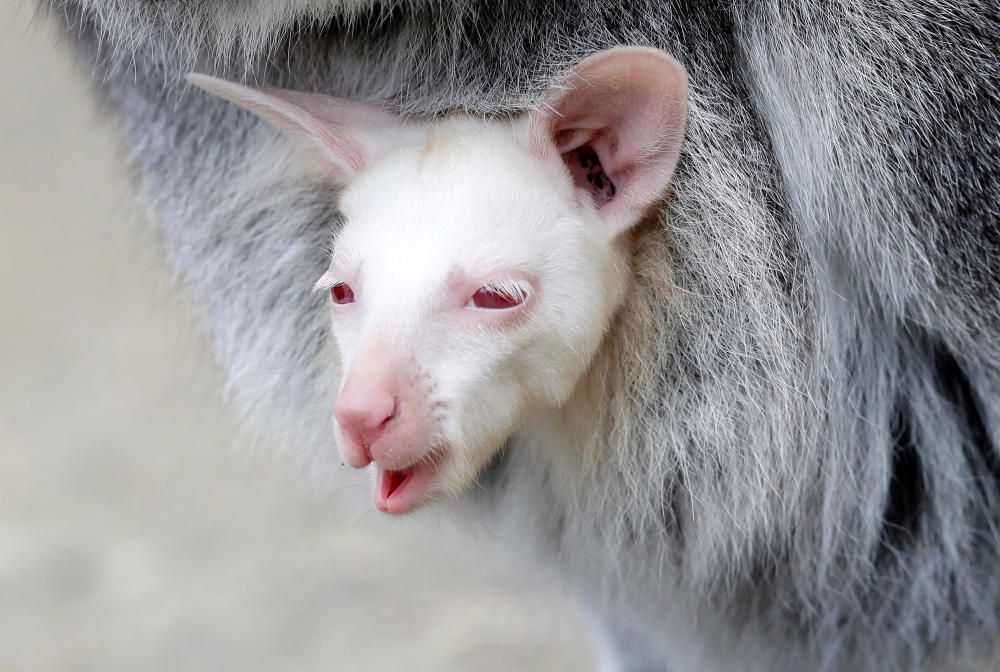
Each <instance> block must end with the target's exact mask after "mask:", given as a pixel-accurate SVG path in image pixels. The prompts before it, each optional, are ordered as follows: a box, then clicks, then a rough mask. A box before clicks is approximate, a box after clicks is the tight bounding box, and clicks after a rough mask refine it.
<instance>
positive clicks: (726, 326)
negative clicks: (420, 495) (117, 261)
mask: <svg viewBox="0 0 1000 672" xmlns="http://www.w3.org/2000/svg"><path fill="white" fill-rule="evenodd" d="M391 4H393V5H394V6H395V8H394V9H387V8H385V7H383V6H382V5H381V4H380V3H378V2H376V1H375V0H372V1H371V2H363V1H359V2H350V1H349V0H340V1H339V2H338V1H336V0H298V1H297V2H292V3H288V4H285V5H281V8H280V9H279V8H278V3H270V4H269V3H264V2H262V1H260V0H255V1H250V0H217V1H215V2H211V1H208V0H200V1H198V2H194V1H187V2H185V1H182V0H155V1H154V0H105V1H99V0H71V1H70V2H67V3H66V4H60V5H58V6H56V7H54V8H53V9H54V14H55V15H57V16H59V17H62V19H63V21H64V23H65V27H66V30H67V31H68V33H69V34H70V35H71V36H72V37H73V38H74V42H75V44H76V45H77V46H78V48H79V51H80V54H81V57H82V58H83V60H84V62H85V63H87V64H88V65H89V64H91V63H92V64H94V69H93V73H94V80H95V84H96V87H97V88H98V90H99V91H100V94H101V97H102V99H103V100H104V101H105V102H106V104H107V105H108V107H109V109H111V110H112V111H113V112H114V113H115V115H116V118H117V120H118V122H119V123H120V125H121V127H122V129H123V131H124V133H125V136H126V139H127V146H128V151H129V160H130V162H131V164H132V166H133V167H134V169H135V173H136V175H137V176H138V177H139V179H140V183H141V185H142V187H141V189H142V192H143V193H144V194H145V197H146V199H147V200H148V203H149V205H150V208H151V211H152V212H153V213H154V215H155V217H156V218H157V220H158V222H159V224H160V226H161V228H162V232H163V240H164V242H165V247H166V251H167V254H168V255H169V256H170V259H171V261H172V262H173V264H174V265H175V267H176V268H177V271H178V274H179V276H180V278H181V279H182V280H183V282H184V283H185V284H186V285H187V286H188V287H190V289H191V291H192V292H193V293H194V295H195V297H196V298H197V300H198V302H199V304H200V305H201V307H202V309H203V314H204V318H205V323H206V325H207V326H208V329H209V330H210V332H211V333H212V334H213V336H214V339H215V343H216V348H217V353H218V356H219V358H220V360H221V361H222V362H223V363H224V364H225V365H226V366H227V367H228V368H229V370H230V372H231V374H232V381H233V389H234V392H235V393H236V396H237V399H238V400H239V402H240V403H241V405H242V407H243V408H244V410H246V411H247V415H248V417H249V418H251V419H258V418H262V417H266V418H267V419H268V421H269V423H270V427H272V428H278V429H279V430H280V431H281V432H282V433H283V435H284V436H285V438H286V439H287V441H288V443H289V444H290V445H292V446H293V447H294V448H295V449H296V450H297V451H305V452H307V453H308V454H309V455H310V456H311V457H310V460H311V463H312V464H319V465H322V464H324V463H330V462H333V461H334V460H335V451H334V447H333V443H332V441H333V439H332V434H331V432H330V426H329V417H328V412H327V409H328V408H329V401H330V389H331V387H332V385H333V381H331V380H329V378H330V377H331V376H330V374H329V369H328V367H327V364H328V360H327V357H326V355H325V354H324V353H325V352H326V350H327V344H326V343H325V332H324V312H323V310H322V307H321V305H320V302H321V299H320V298H318V297H315V296H312V295H310V293H309V291H308V290H309V286H310V285H311V283H312V282H313V281H314V280H315V279H316V278H317V277H318V276H319V275H320V273H321V272H322V270H323V265H324V256H325V251H324V249H325V245H326V243H327V241H328V238H329V234H330V230H331V227H333V226H335V223H336V215H335V211H334V209H333V206H332V205H331V201H332V199H331V197H330V196H331V195H330V194H328V193H325V192H324V190H323V189H322V187H320V186H318V185H316V184H314V183H311V182H308V181H306V180H304V179H301V178H299V177H297V176H296V175H295V174H293V173H290V172H288V171H286V170H284V167H285V166H287V165H288V163H287V161H288V158H287V156H286V151H285V149H284V148H283V147H282V146H281V145H280V144H279V143H276V142H274V135H273V134H272V132H271V131H270V130H269V129H267V128H265V127H263V126H262V125H261V124H260V123H259V122H258V121H256V120H255V119H254V118H252V117H251V116H250V115H248V114H245V113H243V112H240V111H238V110H236V109H234V108H232V107H229V106H226V105H225V104H222V103H220V102H218V101H215V100H211V99H209V98H208V97H207V96H203V95H201V94H198V93H195V92H192V91H189V90H186V89H185V87H184V86H182V85H181V84H180V82H181V77H182V75H183V74H184V73H185V72H186V71H188V70H191V69H199V70H202V71H214V72H215V73H217V74H220V75H226V76H231V77H232V76H237V77H239V76H244V75H245V76H246V77H247V78H248V79H250V80H252V81H260V82H267V83H270V84H277V85H283V86H289V87H293V88H302V89H308V90H316V91H324V92H330V93H335V94H338V95H350V96H359V97H366V98H375V99H385V100H387V101H389V103H390V104H391V105H393V106H395V107H396V108H397V109H400V110H404V111H407V112H416V113H436V112H441V111H444V110H450V109H456V108H461V109H467V110H471V111H474V112H479V113H494V112H508V111H510V110H513V109H520V108H523V107H526V106H528V105H530V104H531V103H532V102H533V101H534V100H535V97H536V96H537V94H538V93H539V92H540V91H542V90H543V89H544V88H545V86H547V85H548V84H549V83H550V82H552V81H554V79H555V78H556V77H557V76H558V74H559V73H560V72H561V71H562V70H563V69H564V68H565V67H566V66H568V65H569V64H571V63H573V62H575V61H577V60H579V58H580V57H581V56H583V55H585V54H588V53H590V52H592V51H594V50H597V49H600V48H604V47H607V46H611V45H615V44H643V45H652V46H658V47H661V48H664V49H665V50H667V51H668V52H670V53H672V54H674V55H675V56H677V57H678V58H679V60H681V61H682V62H683V63H684V64H685V66H686V67H687V68H688V71H689V74H690V85H691V99H690V122H689V131H688V138H687V140H686V144H685V150H684V155H683V157H682V161H681V165H680V167H679V170H678V173H677V175H676V177H675V180H674V182H675V188H674V191H673V193H672V194H671V197H670V198H669V199H668V201H667V202H668V205H667V206H665V207H664V209H663V210H662V212H661V213H659V216H658V218H657V220H656V222H654V225H655V226H654V227H653V228H652V231H651V232H650V233H649V234H648V235H647V236H645V237H640V239H639V240H637V260H636V270H637V283H636V287H635V291H634V292H633V293H632V296H631V298H630V300H629V303H628V305H627V306H626V309H625V310H624V312H623V314H622V315H621V317H620V319H619V320H618V321H617V323H616V325H615V327H614V330H613V333H612V334H611V336H610V337H609V341H608V344H607V346H606V347H605V348H604V350H603V351H602V354H601V356H600V357H599V359H598V361H597V362H595V366H594V369H595V371H594V374H593V376H594V379H593V386H594V387H595V389H599V390H600V391H601V396H600V398H601V399H602V400H603V402H605V403H603V404H602V407H603V408H604V409H605V412H604V413H603V414H602V415H601V417H600V418H599V419H598V421H597V429H598V430H599V431H597V433H596V434H595V435H594V436H592V437H590V438H589V439H587V440H586V441H584V443H586V445H582V446H581V447H580V448H581V451H580V454H581V455H592V456H594V459H593V460H590V461H588V460H584V459H581V460H578V461H576V462H574V460H573V459H555V458H553V457H552V456H551V455H550V454H549V453H547V452H546V450H545V446H536V445H524V442H520V441H519V440H518V439H517V438H516V437H515V438H514V439H513V440H512V445H511V447H510V449H509V450H508V451H506V453H505V457H504V459H503V460H502V461H501V462H500V463H498V464H496V465H494V467H493V468H492V470H491V472H490V474H488V476H489V477H490V481H489V482H490V487H489V492H488V494H487V495H486V496H485V497H483V498H482V499H483V501H482V502H481V503H482V504H483V505H484V506H483V510H484V512H486V513H487V515H488V516H489V515H491V513H490V512H492V514H495V515H496V520H495V523H494V524H495V525H497V526H499V527H501V528H504V529H508V530H510V531H511V533H512V534H515V535H516V536H517V538H518V539H520V540H521V541H523V542H525V543H527V541H529V537H530V540H533V541H534V544H533V545H534V547H535V548H537V549H538V551H537V552H538V554H539V557H540V558H542V559H543V560H544V561H546V562H549V563H555V564H556V566H558V567H559V568H560V570H561V571H562V572H564V573H566V574H567V575H569V576H571V577H573V578H572V580H573V581H574V582H575V583H576V584H577V585H579V586H581V590H583V591H584V592H586V593H587V594H588V595H589V596H590V598H591V599H592V600H593V602H594V604H595V605H597V606H598V607H599V608H601V609H602V610H603V611H605V612H606V613H607V614H608V622H609V623H611V624H613V626H614V627H615V628H616V629H617V630H618V632H619V637H620V640H621V641H623V642H630V644H629V645H627V646H623V647H622V650H623V652H628V653H623V659H624V660H625V661H626V665H627V666H628V668H629V669H636V670H638V669H662V668H665V667H667V666H670V667H671V668H672V669H675V670H688V669H699V670H711V669H719V670H723V669H738V670H749V669H759V670H790V671H791V670H795V671H798V670H806V669H810V670H813V669H818V670H925V669H931V668H932V667H934V666H937V665H946V664H947V665H953V664H961V663H963V662H965V663H969V664H974V663H973V662H971V661H975V660H976V659H977V658H979V657H981V656H984V655H987V650H988V649H989V648H990V647H991V646H994V645H995V644H996V642H997V640H998V638H1000V633H998V629H1000V624H998V614H1000V571H997V568H998V567H1000V533H998V530H997V526H998V523H1000V500H998V497H1000V453H998V446H1000V283H998V282H997V273H998V270H1000V220H998V218H1000V212H998V209H1000V183H998V180H1000V165H998V164H1000V141H998V135H997V129H998V128H1000V101H998V97H1000V66H998V60H997V57H996V49H997V45H998V44H1000V19H998V10H997V9H996V8H995V7H992V8H991V7H988V6H987V4H988V3H975V2H971V1H968V2H966V1H964V0H949V1H948V2H945V3H938V2H929V1H926V2H902V0H888V1H887V2H882V3H861V2H855V3H852V2H848V1H847V0H841V1H839V2H838V1H836V0H831V1H829V2H819V0H812V1H810V0H803V1H802V2H780V1H778V0H772V1H771V2H755V3H748V2H735V3H713V2H704V3H685V2H680V1H677V2H653V1H652V0H645V1H644V0H629V1H628V2H623V3H613V2H598V1H597V0H576V1H568V0H567V1H566V2H552V3H549V2H545V3H533V2H529V1H528V0H497V1H487V0H482V1H481V2H476V1H475V0H465V1H460V0H443V1H441V2H427V3H423V2H419V1H418V0H412V1H411V2H405V3H402V4H399V3H391ZM263 8H267V11H263ZM640 364H641V365H640ZM527 530H533V532H528V531H527ZM583 587H586V588H583ZM986 665H988V663H987V664H986ZM982 669H987V668H986V667H983V668H982Z"/></svg>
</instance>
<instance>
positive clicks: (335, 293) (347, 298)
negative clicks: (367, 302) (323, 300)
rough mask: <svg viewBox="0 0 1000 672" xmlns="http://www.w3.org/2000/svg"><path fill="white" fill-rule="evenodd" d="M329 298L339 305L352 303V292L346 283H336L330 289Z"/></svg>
mask: <svg viewBox="0 0 1000 672" xmlns="http://www.w3.org/2000/svg"><path fill="white" fill-rule="evenodd" d="M330 296H331V297H333V302H334V303H336V304H339V305H344V304H345V303H354V290H353V289H351V286H350V285H348V284H347V283H346V282H338V283H337V284H336V285H334V286H333V287H331V288H330Z"/></svg>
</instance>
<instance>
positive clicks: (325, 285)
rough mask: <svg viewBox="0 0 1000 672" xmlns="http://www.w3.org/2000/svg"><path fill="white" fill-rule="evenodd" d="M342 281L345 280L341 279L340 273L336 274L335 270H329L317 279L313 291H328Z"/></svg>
mask: <svg viewBox="0 0 1000 672" xmlns="http://www.w3.org/2000/svg"><path fill="white" fill-rule="evenodd" d="M342 282H344V281H343V280H341V279H340V276H339V275H335V274H334V273H333V271H327V272H326V273H324V274H323V275H321V276H320V278H319V280H317V281H316V283H315V284H314V285H313V287H312V291H313V293H316V292H328V291H330V290H331V289H333V287H334V285H339V284H340V283H342Z"/></svg>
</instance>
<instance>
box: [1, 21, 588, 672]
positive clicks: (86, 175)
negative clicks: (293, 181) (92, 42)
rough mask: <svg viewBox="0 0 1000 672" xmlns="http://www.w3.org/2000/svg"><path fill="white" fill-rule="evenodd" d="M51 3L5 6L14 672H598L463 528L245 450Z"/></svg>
mask: <svg viewBox="0 0 1000 672" xmlns="http://www.w3.org/2000/svg"><path fill="white" fill-rule="evenodd" d="M31 4H32V3H30V2H28V3H26V4H20V3H17V2H13V3H12V2H4V3H0V92H2V93H0V101H2V102H0V326H2V329H0V670H3V671H6V670H30V671H32V672H40V671H46V670H95V671H96V670H101V671H103V670H170V671H176V670H241V671H242V670H395V669H400V670H402V669H406V670H465V669H475V670H513V669H517V670H530V669H537V670H558V669H567V670H568V669H573V670H577V669H588V668H589V667H590V665H589V663H588V662H587V661H588V660H589V659H590V654H589V649H588V645H587V644H586V642H585V640H584V639H583V638H582V637H581V634H580V632H581V631H580V628H579V626H578V625H576V621H575V620H574V619H573V618H571V617H569V616H568V612H565V611H561V610H560V607H558V606H556V605H557V601H556V600H555V599H554V598H553V596H551V595H547V594H544V593H541V592H539V591H537V590H533V589H532V588H531V586H530V583H528V582H526V581H524V580H522V579H518V578H517V577H515V576H513V575H512V573H511V572H509V571H506V572H501V571H499V570H497V569H496V568H492V567H490V566H489V565H488V563H484V562H483V561H482V558H481V557H478V556H476V555H475V553H466V552H464V551H463V550H462V549H464V548H465V547H466V546H467V545H468V544H466V543H465V539H463V538H459V537H458V536H457V535H455V534H454V533H453V532H452V531H450V530H449V528H448V527H447V526H437V525H436V526H427V525H421V524H420V523H402V524H400V523H387V522H386V521H384V520H382V519H380V517H379V516H378V515H377V514H374V513H371V514H369V513H365V514H362V515H358V514H357V513H348V512H347V510H346V509H345V508H344V507H342V506H341V505H338V504H337V502H335V501H329V499H326V498H322V497H320V496H319V495H318V493H316V492H314V490H315V487H314V486H312V485H310V484H309V483H307V482H306V481H305V480H304V479H302V478H300V477H299V476H298V475H296V474H294V473H292V470H291V468H290V467H288V466H287V465H284V464H283V463H281V462H279V461H277V460H274V459H271V458H269V457H268V456H267V455H268V453H267V451H266V450H264V451H253V452H251V451H248V450H244V449H243V447H244V446H243V444H245V443H246V442H245V441H244V440H241V439H240V438H239V437H238V435H237V434H236V432H235V422H234V418H233V417H232V416H231V414H230V413H229V412H228V411H227V410H226V408H225V407H224V405H223V404H222V402H221V401H220V382H221V374H220V373H219V371H218V370H217V369H216V368H215V367H214V366H213V364H212V363H211V361H210V357H209V354H208V348H207V346H206V344H205V343H204V342H203V341H201V340H199V337H198V335H197V331H196V329H195V326H194V324H193V322H192V318H191V315H190V311H189V310H188V309H186V307H185V306H184V305H183V298H182V296H179V295H178V293H177V292H174V291H171V290H170V289H169V282H168V271H167V270H166V269H165V268H164V267H163V266H162V262H160V261H159V258H158V256H157V254H156V241H155V235H154V234H152V233H151V232H150V231H149V230H148V229H147V228H146V227H145V226H143V225H142V224H141V222H138V221H137V219H138V218H137V217H135V216H134V215H133V214H130V213H131V212H132V210H131V209H129V208H127V207H125V204H126V203H127V202H128V199H127V198H126V196H125V192H126V188H127V180H126V179H125V177H124V174H123V172H122V171H121V169H120V168H119V167H118V166H117V163H116V161H115V149H114V148H115V144H114V136H113V134H112V132H111V129H110V128H109V127H107V126H106V125H103V124H102V123H100V120H99V118H98V117H99V116H100V115H99V114H98V113H97V112H96V110H95V108H94V106H93V105H92V103H91V101H90V99H89V97H88V93H87V87H86V85H85V79H86V68H83V67H80V68H76V67H74V66H73V65H72V63H71V59H70V58H69V56H68V54H67V53H66V50H65V48H64V46H63V45H59V44H57V42H58V40H57V38H56V36H55V35H54V33H53V31H52V30H50V27H49V26H48V25H47V22H46V21H44V20H38V19H36V20H34V22H33V21H32V17H31V10H32V7H31ZM19 5H20V6H19Z"/></svg>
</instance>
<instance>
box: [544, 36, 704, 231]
mask: <svg viewBox="0 0 1000 672" xmlns="http://www.w3.org/2000/svg"><path fill="white" fill-rule="evenodd" d="M686 121H687V74H686V73H685V71H684V68H683V66H681V64H680V63H678V62H677V61H676V60H674V59H673V58H672V57H670V56H668V55H667V54H666V53H664V52H662V51H659V50H657V49H649V48H644V47H619V48H615V49H609V50H607V51H602V52H599V53H597V54H595V55H593V56H590V57H589V58H587V59H585V60H583V61H582V62H581V63H580V64H579V65H577V66H576V67H575V68H573V70H571V71H570V73H569V75H568V76H567V78H566V80H565V82H564V83H563V84H561V85H559V86H555V87H553V88H552V89H550V90H549V91H548V92H546V93H545V95H544V96H543V97H542V100H541V103H540V105H539V109H538V110H537V111H536V112H533V113H532V114H531V119H530V134H531V145H532V150H533V151H535V152H536V153H537V154H539V155H540V156H542V157H543V158H544V157H547V156H551V154H552V153H553V152H556V153H558V154H559V155H560V156H561V158H562V160H563V163H565V164H566V167H567V168H568V169H569V172H570V174H571V175H572V176H573V181H574V182H575V183H576V186H577V188H578V189H580V190H582V191H583V192H584V193H585V195H586V196H587V197H589V199H590V200H591V202H592V204H593V206H594V207H595V208H597V211H598V214H599V215H600V217H601V218H602V219H603V220H604V221H605V222H606V223H607V225H608V227H609V230H610V233H611V235H618V234H620V233H622V232H624V231H626V230H628V229H629V228H631V227H632V226H634V225H635V224H637V223H638V222H639V220H640V219H641V218H642V216H643V214H644V213H645V211H646V210H647V209H648V208H649V207H650V206H651V205H652V204H653V203H655V202H656V201H657V199H659V198H660V197H661V196H662V194H663V191H664V189H666V186H667V184H668V183H669V181H670V177H671V175H673V172H674V168H675V167H676V165H677V159H678V156H679V154H680V148H681V141H682V140H683V138H684V126H685V123H686Z"/></svg>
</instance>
